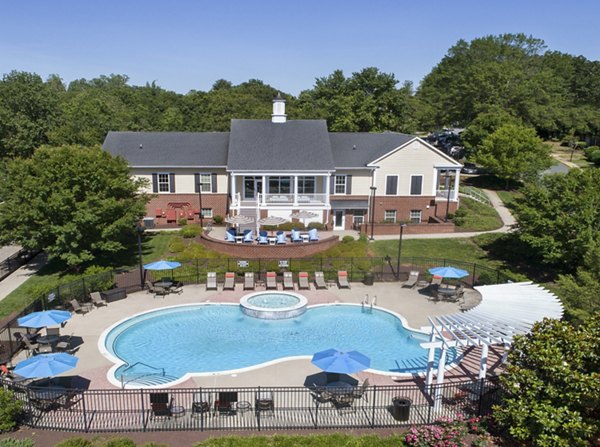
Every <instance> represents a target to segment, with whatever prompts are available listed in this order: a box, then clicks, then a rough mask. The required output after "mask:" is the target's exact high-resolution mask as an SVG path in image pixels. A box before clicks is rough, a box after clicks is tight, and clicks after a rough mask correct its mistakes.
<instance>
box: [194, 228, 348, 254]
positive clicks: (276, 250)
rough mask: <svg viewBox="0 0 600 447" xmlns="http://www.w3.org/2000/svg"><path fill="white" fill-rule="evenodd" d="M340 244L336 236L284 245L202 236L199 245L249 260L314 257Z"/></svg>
mask: <svg viewBox="0 0 600 447" xmlns="http://www.w3.org/2000/svg"><path fill="white" fill-rule="evenodd" d="M339 242H340V238H339V237H338V236H330V237H328V238H325V239H321V240H319V241H316V242H306V243H304V242H298V243H291V242H288V243H287V244H285V245H258V244H235V243H232V242H226V241H222V240H219V239H214V238H212V237H210V236H207V235H205V234H203V235H202V236H201V237H200V243H201V244H203V245H204V246H205V247H206V248H209V249H211V250H214V251H218V252H220V253H224V254H226V255H228V256H231V257H234V258H249V259H252V258H254V259H296V258H306V257H310V256H314V255H315V254H317V253H320V252H322V251H324V250H327V249H329V248H331V247H333V246H334V245H336V244H338V243H339Z"/></svg>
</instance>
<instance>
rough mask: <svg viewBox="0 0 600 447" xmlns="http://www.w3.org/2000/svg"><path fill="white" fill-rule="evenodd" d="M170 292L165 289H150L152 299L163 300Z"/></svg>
mask: <svg viewBox="0 0 600 447" xmlns="http://www.w3.org/2000/svg"><path fill="white" fill-rule="evenodd" d="M170 292H171V291H170V290H169V289H167V288H166V287H160V286H154V288H153V289H152V293H154V298H156V297H157V296H162V297H163V298H164V297H165V296H167V295H168V294H169V293H170Z"/></svg>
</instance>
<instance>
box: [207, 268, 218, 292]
mask: <svg viewBox="0 0 600 447" xmlns="http://www.w3.org/2000/svg"><path fill="white" fill-rule="evenodd" d="M217 289H218V288H217V273H216V272H208V273H207V274H206V290H217Z"/></svg>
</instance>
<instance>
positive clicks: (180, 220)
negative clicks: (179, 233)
mask: <svg viewBox="0 0 600 447" xmlns="http://www.w3.org/2000/svg"><path fill="white" fill-rule="evenodd" d="M177 225H179V226H180V227H183V226H184V225H187V219H186V218H185V217H182V218H181V219H179V220H178V221H177Z"/></svg>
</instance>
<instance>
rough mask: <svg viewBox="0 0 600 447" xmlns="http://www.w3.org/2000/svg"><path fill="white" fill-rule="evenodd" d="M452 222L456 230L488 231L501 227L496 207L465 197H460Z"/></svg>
mask: <svg viewBox="0 0 600 447" xmlns="http://www.w3.org/2000/svg"><path fill="white" fill-rule="evenodd" d="M454 222H455V224H456V226H457V228H456V230H457V231H488V230H495V229H497V228H500V227H502V219H500V216H499V215H498V213H497V212H496V209H495V208H493V207H491V206H489V205H485V204H483V203H481V202H477V201H475V200H473V199H469V198H467V197H462V198H461V199H460V208H459V209H458V210H457V211H456V214H455V216H454Z"/></svg>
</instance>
